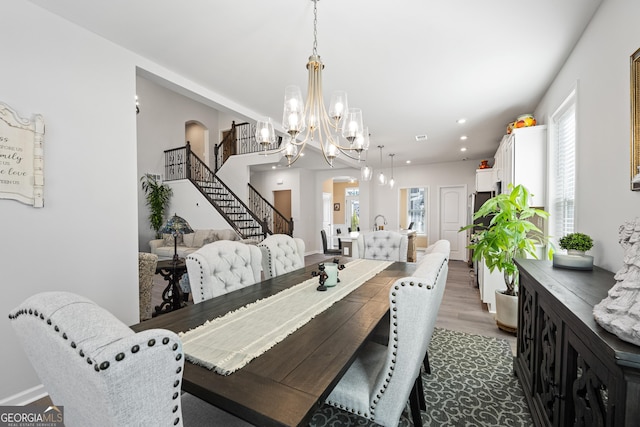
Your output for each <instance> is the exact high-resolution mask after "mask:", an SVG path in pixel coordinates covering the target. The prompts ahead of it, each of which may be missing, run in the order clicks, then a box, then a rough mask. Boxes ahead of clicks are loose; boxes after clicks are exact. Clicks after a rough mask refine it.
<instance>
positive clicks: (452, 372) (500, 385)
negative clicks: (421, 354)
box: [309, 329, 533, 427]
mask: <svg viewBox="0 0 640 427" xmlns="http://www.w3.org/2000/svg"><path fill="white" fill-rule="evenodd" d="M429 363H430V365H431V374H426V373H423V374H422V381H423V384H424V391H425V398H426V401H427V410H426V412H425V411H423V412H422V424H423V425H424V426H438V427H440V426H460V427H462V426H464V427H471V426H473V427H483V426H491V427H496V426H510V427H512V426H513V427H517V426H523V427H524V426H532V425H533V421H532V419H531V414H530V412H529V408H528V406H527V403H526V401H525V398H524V394H523V392H522V388H521V387H520V382H519V381H518V379H517V377H516V376H515V375H514V374H513V357H512V355H511V347H510V346H509V343H508V342H507V341H506V340H502V339H498V338H489V337H483V336H480V335H471V334H466V333H464V332H456V331H450V330H447V329H436V330H435V331H434V334H433V338H432V340H431V345H430V346H429ZM410 420H411V416H410V412H409V408H408V406H407V408H406V409H405V411H404V413H403V414H402V418H401V419H400V423H399V426H411V425H413V422H411V421H410ZM309 425H310V426H311V427H321V426H322V427H324V426H326V427H342V426H345V427H346V426H376V425H377V424H375V423H372V422H370V421H368V420H365V419H364V418H360V417H357V416H355V415H352V414H349V413H347V412H344V411H341V410H339V409H336V408H334V407H332V406H329V405H324V406H323V407H322V408H321V409H320V410H318V411H317V412H316V413H315V414H314V416H313V418H312V419H311V422H310V424H309Z"/></svg>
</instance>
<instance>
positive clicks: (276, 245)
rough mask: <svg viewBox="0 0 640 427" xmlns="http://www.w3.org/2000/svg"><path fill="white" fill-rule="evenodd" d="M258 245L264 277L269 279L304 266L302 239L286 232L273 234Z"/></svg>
mask: <svg viewBox="0 0 640 427" xmlns="http://www.w3.org/2000/svg"><path fill="white" fill-rule="evenodd" d="M258 247H259V248H260V250H261V251H262V271H263V272H264V278H265V279H270V278H272V277H276V276H279V275H281V274H285V273H289V272H290V271H293V270H297V269H299V268H303V267H304V247H305V245H304V241H303V240H302V239H300V238H298V237H291V236H289V235H287V234H273V235H271V236H269V237H267V238H266V239H264V240H263V241H262V242H260V244H258Z"/></svg>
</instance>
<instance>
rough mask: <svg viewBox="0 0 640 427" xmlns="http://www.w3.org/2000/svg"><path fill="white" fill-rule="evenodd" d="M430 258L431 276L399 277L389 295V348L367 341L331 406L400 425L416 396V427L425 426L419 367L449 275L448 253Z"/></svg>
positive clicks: (339, 386)
mask: <svg viewBox="0 0 640 427" xmlns="http://www.w3.org/2000/svg"><path fill="white" fill-rule="evenodd" d="M430 258H431V259H430V261H429V263H428V265H430V267H431V269H430V271H428V272H427V271H426V270H425V271H424V273H426V276H423V277H405V278H403V279H399V280H397V281H396V282H395V284H394V285H393V287H392V289H391V291H390V293H389V303H390V307H391V321H390V323H389V336H390V339H389V345H388V346H385V345H381V344H377V343H375V342H373V341H371V342H369V343H367V344H366V346H365V347H364V348H363V350H362V351H361V352H360V353H359V354H358V356H357V358H356V360H355V361H354V362H353V364H352V365H351V366H350V367H349V369H348V370H347V372H346V373H345V375H344V376H343V377H342V378H341V379H340V381H339V382H338V384H337V385H336V387H335V388H334V389H333V391H332V392H331V394H330V395H329V397H328V398H327V403H328V404H330V405H333V406H336V407H338V408H340V409H343V410H346V411H349V412H352V413H354V414H357V415H359V416H361V417H364V418H367V419H369V420H371V421H373V422H375V423H378V424H380V425H383V426H396V425H398V421H399V419H400V415H401V414H402V411H403V409H404V408H405V407H406V404H407V400H409V397H410V396H411V410H412V414H413V422H414V425H415V426H422V422H421V420H420V410H419V406H420V402H419V396H420V391H421V383H419V381H421V379H420V368H421V365H422V362H423V358H424V355H425V354H426V351H427V348H428V346H429V342H430V341H431V336H432V334H433V329H434V327H435V323H436V317H437V314H438V309H439V307H440V303H441V301H442V295H443V293H444V287H445V284H446V280H447V273H448V271H449V270H448V263H447V261H448V260H447V259H446V257H445V256H444V254H435V253H434V254H432V255H430Z"/></svg>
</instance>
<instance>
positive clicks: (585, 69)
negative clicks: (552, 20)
mask: <svg viewBox="0 0 640 427" xmlns="http://www.w3.org/2000/svg"><path fill="white" fill-rule="evenodd" d="M638 16H640V2H637V1H623V0H609V1H605V2H603V3H602V5H601V6H600V9H599V10H598V12H597V13H596V15H595V16H594V18H593V20H592V22H591V23H590V24H589V27H588V28H587V30H586V31H585V33H584V34H583V36H582V38H581V39H580V41H579V43H578V44H577V46H576V47H575V49H574V51H573V53H572V54H571V56H570V57H569V59H568V61H567V62H566V64H565V65H564V66H563V67H562V69H561V71H560V72H559V74H558V76H557V77H556V79H555V80H554V82H553V84H552V85H551V86H550V88H549V90H548V92H547V94H546V95H545V96H544V98H543V99H542V101H541V102H540V104H539V106H538V108H537V109H536V112H535V115H536V117H537V118H539V119H541V120H542V121H543V122H544V123H547V122H548V116H549V115H551V114H552V113H553V112H554V110H555V109H556V108H557V107H558V106H559V105H560V103H561V102H562V100H563V99H564V98H565V97H566V96H567V95H568V94H569V93H570V91H571V90H572V88H573V87H575V86H577V88H578V91H577V117H576V120H577V123H576V125H577V128H576V131H577V136H576V139H577V147H576V156H577V158H576V163H577V165H576V166H577V169H576V178H577V188H576V224H577V231H580V232H583V233H587V234H589V235H591V236H592V237H593V239H594V247H593V249H592V250H591V251H590V252H589V253H590V254H591V255H593V256H594V263H595V264H596V265H598V266H601V267H603V268H606V269H608V270H612V271H617V270H618V269H620V268H621V267H622V256H623V251H622V248H621V247H620V245H619V244H618V227H619V226H620V225H621V224H622V223H624V221H627V220H632V219H634V218H635V217H637V216H640V192H632V191H630V190H629V181H630V166H629V164H630V157H629V151H630V150H629V144H630V138H631V137H630V126H631V125H630V96H629V85H630V71H629V70H630V60H629V57H630V55H631V54H633V52H635V51H636V49H638V48H640V31H638Z"/></svg>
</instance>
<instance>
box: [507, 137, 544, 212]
mask: <svg viewBox="0 0 640 427" xmlns="http://www.w3.org/2000/svg"><path fill="white" fill-rule="evenodd" d="M546 141H547V127H546V126H531V127H526V128H518V129H514V130H513V132H512V133H511V134H510V135H506V136H505V137H504V138H503V139H502V142H501V143H500V147H499V148H498V152H497V153H496V168H498V169H497V173H496V176H497V178H498V181H500V183H501V185H500V187H501V191H502V192H503V193H505V192H507V191H508V189H509V184H513V185H514V186H515V185H519V184H522V185H524V186H525V187H527V188H528V189H529V191H530V192H531V194H532V195H533V196H532V199H531V205H532V206H535V207H544V204H545V177H546V169H547V168H546V147H547V144H546Z"/></svg>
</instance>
